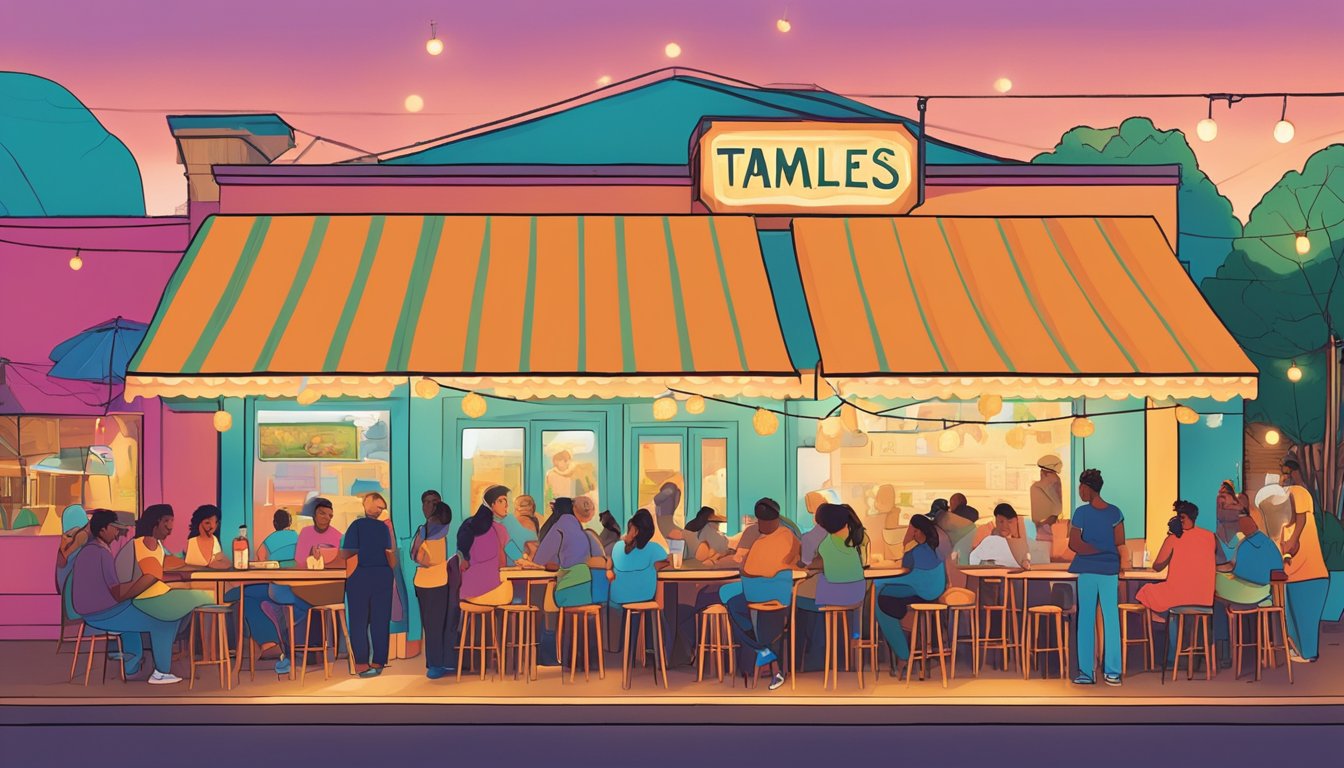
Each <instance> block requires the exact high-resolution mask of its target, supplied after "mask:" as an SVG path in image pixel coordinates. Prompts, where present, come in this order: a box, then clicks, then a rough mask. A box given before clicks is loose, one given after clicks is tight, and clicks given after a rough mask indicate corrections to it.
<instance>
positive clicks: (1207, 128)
mask: <svg viewBox="0 0 1344 768" xmlns="http://www.w3.org/2000/svg"><path fill="white" fill-rule="evenodd" d="M1195 135H1196V136H1198V137H1199V140H1200V141H1213V140H1214V139H1216V138H1218V123H1217V122H1216V121H1215V120H1214V119H1213V118H1212V117H1206V118H1204V119H1203V120H1200V121H1199V123H1197V124H1196V125H1195Z"/></svg>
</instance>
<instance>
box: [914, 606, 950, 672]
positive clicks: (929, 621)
mask: <svg viewBox="0 0 1344 768" xmlns="http://www.w3.org/2000/svg"><path fill="white" fill-rule="evenodd" d="M910 610H912V611H914V612H915V624H914V627H913V628H912V629H911V632H910V660H909V662H907V664H906V667H905V682H906V684H907V685H908V684H909V683H910V675H911V673H912V672H914V670H915V662H916V661H920V662H923V664H924V666H923V667H922V668H921V669H920V672H919V679H920V680H923V679H924V677H925V676H926V675H927V674H928V672H929V659H938V671H939V672H941V673H942V676H943V687H944V688H946V687H947V661H948V657H950V656H951V655H952V654H951V652H949V651H948V650H947V646H946V645H944V644H943V616H944V615H945V614H946V613H947V606H946V605H943V604H942V603H915V604H914V605H911V606H910ZM921 627H922V628H923V635H924V637H923V638H922V639H923V640H924V644H923V646H921V645H920V643H919V641H920V639H921V638H920V628H921ZM935 632H936V633H937V639H938V648H937V650H936V651H935V650H933V646H932V643H931V641H932V640H933V638H934V633H935Z"/></svg>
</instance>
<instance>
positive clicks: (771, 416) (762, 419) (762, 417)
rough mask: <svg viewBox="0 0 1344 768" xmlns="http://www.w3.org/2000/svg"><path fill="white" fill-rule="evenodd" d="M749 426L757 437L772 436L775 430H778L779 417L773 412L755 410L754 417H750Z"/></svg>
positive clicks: (761, 409) (760, 409)
mask: <svg viewBox="0 0 1344 768" xmlns="http://www.w3.org/2000/svg"><path fill="white" fill-rule="evenodd" d="M751 426H752V428H753V429H755V430H756V434H758V435H762V436H766V435H773V434H775V430H777V429H779V417H778V416H776V415H775V413H774V411H768V410H766V409H764V408H757V409H756V413H755V415H753V416H752V417H751Z"/></svg>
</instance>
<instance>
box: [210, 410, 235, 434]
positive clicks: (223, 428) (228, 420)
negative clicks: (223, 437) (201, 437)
mask: <svg viewBox="0 0 1344 768" xmlns="http://www.w3.org/2000/svg"><path fill="white" fill-rule="evenodd" d="M212 421H213V422H214V424H215V431H216V432H228V431H229V430H230V429H233V414H232V413H229V412H228V411H215V415H214V418H213V419H212Z"/></svg>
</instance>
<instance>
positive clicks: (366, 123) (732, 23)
mask: <svg viewBox="0 0 1344 768" xmlns="http://www.w3.org/2000/svg"><path fill="white" fill-rule="evenodd" d="M781 17H787V18H788V19H789V21H790V22H791V24H792V31H790V32H789V33H788V34H782V33H780V32H779V31H777V30H776V28H775V21H776V20H777V19H779V18H781ZM430 19H434V20H436V21H437V22H438V24H439V37H440V38H441V39H443V40H444V42H445V43H446V46H447V50H446V51H445V52H444V53H443V55H441V56H438V57H432V56H429V55H428V54H427V53H426V52H425V48H424V43H425V40H426V39H427V38H428V34H429V20H430ZM1342 28H1344V3H1341V2H1339V1H1338V0H1275V2H1264V1H1263V0H1259V1H1255V2H1252V1H1251V0H1247V1H1246V2H1236V3H1233V2H1212V1H1211V0H1181V1H1180V2H1172V1H1171V0H1165V1H1164V0H1111V1H1110V2H1078V1H1077V0H1033V1H1032V2H1025V1H1023V0H998V1H995V0H941V1H940V2H932V3H920V4H916V3H904V2H892V1H888V2H882V1H881V0H807V1H803V0H731V1H730V0H683V2H677V3H671V2H651V1H649V2H643V1H641V2H632V1H631V0H624V1H622V0H605V1H603V0H582V1H575V2H568V1H564V0H554V1H553V2H525V1H524V0H489V1H488V2H481V1H476V2H461V1H450V0H438V2H435V1H433V0H381V1H380V2H376V3H369V2H338V1H337V0H264V1H263V0H231V2H228V3H211V4H209V5H208V7H207V4H206V3H197V2H147V3H109V2H105V0H49V1H48V2H36V1H35V0H14V2H12V3H11V4H9V6H8V7H7V8H6V9H5V10H4V11H3V12H0V70H16V71H23V72H31V73H34V74H38V75H42V76H44V77H48V78H51V79H53V80H56V81H57V82H60V83H61V84H63V85H65V86H66V87H67V88H69V89H70V90H71V91H73V92H74V93H75V95H76V96H78V97H79V98H80V99H82V100H83V101H84V103H85V104H87V105H89V106H90V107H91V108H93V110H94V112H95V114H96V115H97V116H98V117H99V118H100V119H101V120H102V121H103V123H104V124H105V125H106V126H107V127H108V128H109V129H110V130H112V131H113V132H114V133H116V134H117V135H118V136H120V137H121V138H122V140H123V141H125V142H126V144H127V145H128V146H129V147H130V149H131V151H132V152H133V153H134V154H135V156H136V159H137V160H138V161H139V163H140V169H141V173H142V175H143V176H144V179H145V196H146V204H147V207H148V210H149V212H150V213H151V214H156V215H159V214H170V213H172V212H173V211H174V209H175V208H176V207H177V206H178V205H179V204H180V203H182V202H183V201H184V200H185V199H186V185H185V181H184V180H183V178H182V169H181V168H180V167H179V166H178V165H177V164H176V159H175V156H174V146H173V142H172V139H171V137H170V136H169V134H168V130H167V126H166V123H165V122H164V119H163V117H164V114H166V113H169V112H187V111H191V110H193V109H231V110H237V111H275V112H279V113H280V114H281V115H282V116H284V117H285V118H286V119H288V120H289V122H290V123H291V124H293V125H294V126H295V127H297V128H298V129H300V130H302V131H305V132H309V133H314V134H320V135H323V136H327V137H330V138H334V139H339V140H342V141H345V142H349V143H350V144H354V145H356V146H359V147H362V148H364V149H368V150H382V149H388V148H391V147H393V146H398V145H401V144H406V143H409V142H412V141H416V140H419V139H425V138H429V137H433V136H437V135H441V134H444V133H448V132H450V131H453V130H456V129H460V128H464V127H469V126H471V125H475V124H478V123H482V122H485V121H487V120H491V119H494V118H497V117H502V116H506V115H509V114H513V113H515V112H519V111H522V110H525V109H529V108H532V107H536V106H539V105H542V104H545V103H549V102H552V101H556V100H558V99H561V98H564V97H566V96H571V95H574V94H577V93H580V92H583V91H585V90H589V89H591V88H593V87H595V86H596V83H597V80H598V78H599V77H601V76H603V75H609V76H611V77H613V78H615V79H618V80H619V79H621V78H623V77H628V76H631V75H634V74H638V73H640V72H644V71H648V70H652V69H657V68H659V67H663V66H668V65H669V64H672V63H676V64H680V65H684V66H687V67H696V68H700V69H706V70H710V71H713V72H718V73H720V74H723V75H727V76H731V77H737V78H741V79H744V80H748V81H751V82H755V83H760V84H766V83H781V82H788V83H798V82H810V83H817V84H820V85H822V86H823V87H826V88H828V89H831V90H834V91H837V92H841V93H867V92H884V93H892V92H898V93H984V94H987V95H989V94H993V89H992V85H993V82H994V80H995V79H996V78H998V77H1008V78H1011V79H1012V81H1013V84H1014V87H1013V92H1014V93H1032V94H1040V93H1080V92H1081V93H1125V92H1129V93H1134V92H1175V91H1179V92H1198V93H1205V92H1256V91H1273V92H1279V91H1321V90H1344V74H1341V72H1342V70H1341V69H1340V68H1339V66H1338V64H1337V51H1338V46H1339V40H1338V34H1339V30H1340V29H1342ZM674 41H675V42H676V43H678V44H679V45H680V46H681V48H682V51H683V53H682V55H681V57H680V58H678V59H676V60H675V61H673V60H669V59H668V58H667V57H666V56H665V55H664V46H665V45H666V44H667V43H668V42H674ZM413 93H414V94H418V95H420V96H422V97H423V99H424V102H425V106H424V111H422V112H420V113H417V114H410V113H407V112H406V111H405V109H404V106H403V104H404V101H405V99H406V97H407V96H408V95H410V94H413ZM875 103H876V104H878V105H879V106H882V107H884V108H887V109H890V110H892V111H896V112H901V113H904V114H911V115H913V114H914V105H913V104H912V103H910V102H909V101H882V102H875ZM1280 107H1281V105H1280V103H1279V102H1278V101H1276V100H1275V101H1268V100H1265V101H1253V102H1252V101H1248V102H1243V103H1241V104H1238V105H1237V106H1236V107H1235V108H1234V109H1233V110H1232V112H1231V113H1230V114H1229V113H1227V112H1226V110H1225V108H1224V107H1219V108H1218V110H1217V112H1216V114H1217V117H1218V118H1219V135H1218V139H1217V140H1216V141H1214V142H1212V143H1210V144H1202V143H1199V142H1197V141H1196V142H1195V144H1196V147H1195V149H1196V151H1197V152H1198V154H1199V158H1200V163H1201V166H1202V167H1203V168H1204V169H1205V170H1206V171H1207V172H1208V173H1209V175H1210V177H1211V178H1213V180H1214V181H1215V182H1218V183H1219V186H1220V188H1221V189H1222V191H1223V192H1224V194H1226V195H1228V197H1230V198H1231V199H1232V201H1233V203H1234V205H1235V207H1236V210H1237V213H1238V215H1240V216H1242V217H1243V218H1244V217H1245V216H1246V215H1247V214H1248V213H1249V211H1250V208H1251V206H1253V205H1254V204H1255V202H1256V201H1257V200H1258V199H1259V197H1260V195H1261V194H1262V193H1263V192H1264V191H1265V190H1266V189H1268V188H1269V187H1270V186H1272V185H1273V183H1274V182H1275V181H1276V180H1277V179H1278V178H1279V177H1280V176H1281V175H1282V174H1283V173H1284V172H1285V171H1287V170H1291V169H1295V168H1300V167H1301V165H1302V163H1303V162H1304V161H1305V160H1306V158H1307V156H1308V155H1310V154H1311V152H1313V151H1315V150H1316V149H1319V148H1321V147H1323V146H1326V145H1327V144H1331V143H1335V142H1339V141H1344V99H1341V100H1330V101H1314V102H1307V101H1304V100H1299V101H1294V102H1290V104H1289V119H1291V120H1292V121H1293V122H1294V123H1295V124H1296V127H1297V139H1296V140H1295V141H1293V142H1292V143H1290V144H1288V145H1281V144H1277V143H1275V141H1274V139H1273V138H1272V136H1271V130H1272V127H1273V124H1274V122H1275V121H1276V120H1277V119H1278V116H1279V110H1280ZM1205 109H1206V106H1205V104H1204V103H1203V102H1200V101H1175V102H1173V101H1164V102H1133V101H1124V102H1095V101H1090V102H1023V101H997V102H992V101H991V102H985V101H975V102H960V103H947V102H943V103H938V102H935V103H934V105H933V106H932V107H931V109H930V113H929V122H930V123H931V124H932V125H934V126H940V127H942V128H944V129H945V130H937V129H931V131H930V133H932V134H934V135H939V136H940V137H942V138H946V139H948V140H951V141H956V142H959V143H962V144H965V145H967V146H970V147H974V148H977V149H981V150H985V151H989V152H994V153H996V154H1000V155H1004V156H1008V157H1017V158H1023V159H1025V158H1029V157H1031V156H1032V155H1034V154H1036V152H1038V151H1040V150H1042V149H1046V148H1049V147H1051V146H1053V145H1054V143H1055V142H1056V141H1057V140H1058V138H1059V135H1060V133H1062V132H1063V131H1065V130H1067V129H1068V128H1070V127H1072V126H1075V125H1079V124H1089V125H1095V126H1105V125H1114V124H1116V123H1117V122H1118V121H1120V120H1122V119H1123V118H1125V117H1127V116H1130V115H1134V114H1145V115H1149V116H1151V117H1152V118H1153V119H1154V120H1155V122H1157V123H1158V125H1159V126H1161V127H1164V128H1180V129H1183V130H1185V131H1186V132H1187V133H1188V134H1191V135H1193V132H1194V126H1195V123H1196V122H1197V121H1198V120H1199V119H1200V118H1201V117H1203V116H1204V111H1205ZM947 129H955V131H960V132H962V133H957V132H953V130H947ZM968 134H970V135H968ZM990 137H992V138H990ZM301 140H302V139H301ZM344 156H345V153H341V152H333V151H332V150H330V149H328V150H327V151H326V152H325V153H324V152H318V151H314V152H313V153H311V154H310V155H309V156H308V157H307V158H305V161H308V160H314V159H316V160H328V161H330V160H335V159H340V158H342V157H344Z"/></svg>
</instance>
